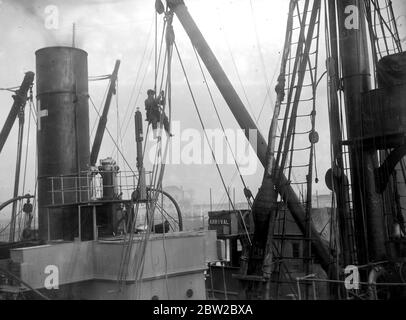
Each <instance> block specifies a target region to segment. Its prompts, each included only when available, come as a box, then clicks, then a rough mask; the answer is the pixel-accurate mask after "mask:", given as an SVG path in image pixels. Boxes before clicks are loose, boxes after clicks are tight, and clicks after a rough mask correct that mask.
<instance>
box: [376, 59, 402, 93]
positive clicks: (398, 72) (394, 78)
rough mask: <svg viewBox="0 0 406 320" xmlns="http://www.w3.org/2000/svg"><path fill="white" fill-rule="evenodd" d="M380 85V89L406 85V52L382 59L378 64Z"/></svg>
mask: <svg viewBox="0 0 406 320" xmlns="http://www.w3.org/2000/svg"><path fill="white" fill-rule="evenodd" d="M377 75H378V85H379V87H380V88H387V87H393V86H397V85H400V84H405V83H406V52H402V53H397V54H393V55H390V56H386V57H384V58H382V59H381V60H380V61H379V62H378V64H377Z"/></svg>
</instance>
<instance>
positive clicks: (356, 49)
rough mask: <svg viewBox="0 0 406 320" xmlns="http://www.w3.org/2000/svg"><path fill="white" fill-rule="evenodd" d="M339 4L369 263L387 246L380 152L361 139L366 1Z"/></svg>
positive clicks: (360, 221)
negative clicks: (378, 178)
mask: <svg viewBox="0 0 406 320" xmlns="http://www.w3.org/2000/svg"><path fill="white" fill-rule="evenodd" d="M336 4H337V14H338V25H339V48H340V58H341V65H342V78H343V79H342V81H343V91H344V101H345V112H346V121H347V122H346V123H347V136H348V144H349V151H350V163H351V168H352V170H351V181H352V197H353V202H354V209H355V217H354V220H355V228H356V230H357V232H356V237H357V238H356V242H357V251H358V259H359V263H367V262H369V261H374V260H375V261H376V260H378V259H384V258H385V256H386V250H385V231H384V226H383V223H382V222H383V210H382V208H383V205H382V198H381V196H380V195H379V194H378V193H377V192H376V190H375V175H374V170H375V169H376V168H378V166H379V163H378V155H377V151H376V149H372V148H370V149H369V148H364V146H363V143H362V141H363V140H362V139H363V132H362V121H363V118H362V93H365V92H368V91H370V90H371V69H370V55H369V52H368V35H367V28H366V22H365V18H364V17H365V3H364V1H361V0H340V1H337V2H336Z"/></svg>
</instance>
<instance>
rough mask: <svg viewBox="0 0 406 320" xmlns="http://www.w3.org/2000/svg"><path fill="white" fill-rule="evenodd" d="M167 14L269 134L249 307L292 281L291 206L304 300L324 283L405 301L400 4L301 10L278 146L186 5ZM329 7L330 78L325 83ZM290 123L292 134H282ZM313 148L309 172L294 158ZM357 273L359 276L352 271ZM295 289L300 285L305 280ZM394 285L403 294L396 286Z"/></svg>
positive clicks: (341, 292)
mask: <svg viewBox="0 0 406 320" xmlns="http://www.w3.org/2000/svg"><path fill="white" fill-rule="evenodd" d="M156 3H157V4H156V8H163V5H162V3H161V1H159V0H158V1H157V2H156ZM167 7H168V9H169V11H170V12H171V13H172V14H173V13H174V14H176V16H177V17H178V19H179V21H180V22H181V24H182V26H183V28H184V29H185V31H186V33H187V34H188V36H189V38H190V40H191V42H192V45H193V47H194V48H195V50H196V51H197V52H198V54H199V56H200V58H201V60H202V61H203V63H204V64H205V66H206V68H207V70H208V72H209V73H210V75H211V77H212V78H213V80H214V82H215V83H216V85H217V87H218V89H219V91H220V92H221V94H222V96H223V98H224V100H225V101H226V102H227V104H228V106H229V108H230V110H231V112H232V113H233V115H234V117H235V118H236V120H237V121H238V123H239V125H240V127H241V128H242V129H244V130H245V133H246V136H247V138H248V135H249V132H250V131H251V133H252V132H255V133H256V135H257V136H256V138H257V139H256V140H255V139H254V140H255V141H257V145H254V146H253V148H254V150H256V151H257V155H258V158H259V160H260V162H261V163H262V164H263V166H264V169H265V173H264V178H263V182H262V186H261V188H260V190H259V192H258V194H257V195H256V198H255V201H254V204H253V207H252V214H253V218H254V221H255V232H254V239H253V243H252V244H251V243H248V242H246V241H245V243H244V245H243V247H244V248H243V253H242V256H241V263H240V264H241V266H240V272H239V274H237V275H235V277H236V278H238V279H239V280H240V284H241V297H243V298H248V299H258V298H259V299H277V298H279V297H280V292H279V290H280V287H281V283H282V282H283V281H281V280H280V273H281V271H280V265H281V264H282V263H283V262H281V261H282V260H284V257H283V252H284V248H283V239H282V240H281V241H280V242H281V243H282V244H281V245H280V247H279V250H278V248H277V246H278V245H277V244H278V243H277V241H276V227H277V217H279V216H280V214H281V210H280V205H279V203H280V202H281V204H282V205H283V206H286V208H287V210H288V211H289V213H290V214H291V215H292V217H293V218H294V220H295V222H296V224H297V225H298V227H299V229H300V230H301V232H302V234H303V240H304V245H303V252H304V253H303V264H304V265H305V271H306V274H305V276H304V277H303V278H296V279H295V280H296V282H297V289H296V290H293V292H294V296H295V297H296V298H299V299H301V298H303V297H304V298H306V299H312V298H313V299H316V298H317V297H316V290H315V283H316V282H324V283H325V284H330V285H329V286H328V287H329V296H330V297H335V298H350V299H364V298H369V299H378V298H382V297H384V298H394V297H397V298H399V297H404V296H405V292H404V289H403V288H404V286H402V285H404V281H403V279H404V278H405V275H404V267H403V266H404V259H405V251H404V241H405V238H404V235H405V234H404V213H403V212H402V209H401V203H400V202H401V200H400V199H401V196H400V194H399V192H400V191H401V189H402V188H404V185H405V182H406V181H405V180H404V178H405V177H406V176H405V166H404V162H403V158H404V156H405V152H404V151H405V147H404V138H403V136H404V132H405V131H404V128H405V127H406V126H405V125H406V124H405V123H404V121H405V118H404V116H403V113H404V112H403V109H404V108H402V106H403V104H404V101H405V95H404V92H405V90H404V86H405V83H406V78H405V77H404V76H405V63H404V61H405V60H404V59H405V55H404V53H403V52H402V46H401V41H400V38H399V33H398V29H397V25H396V19H395V16H394V11H393V7H392V3H391V1H378V0H370V1H369V0H366V1H362V0H340V1H336V0H328V1H325V2H324V5H323V2H322V1H320V0H291V1H290V4H289V16H288V23H287V31H286V39H285V46H284V51H283V57H282V65H281V72H280V76H279V78H278V85H277V87H276V92H277V103H276V105H275V113H274V117H273V119H272V123H271V126H270V131H269V137H268V141H266V140H265V138H264V137H263V136H262V135H261V134H260V132H259V130H258V128H257V127H256V125H255V123H254V121H253V120H252V118H251V117H250V115H249V114H248V112H247V110H246V108H245V106H244V104H243V103H242V101H241V99H240V98H239V97H238V95H237V93H236V91H235V90H234V88H233V86H232V84H231V82H230V81H229V79H228V78H227V76H226V74H225V72H224V71H223V69H222V68H221V66H220V64H219V62H218V61H217V59H216V57H215V56H214V54H213V52H212V51H211V49H210V47H209V45H208V44H207V42H206V41H205V39H204V37H203V35H202V34H201V32H200V31H199V29H198V27H197V25H196V24H195V22H194V21H193V19H192V17H191V15H190V13H189V11H188V9H187V8H186V6H185V3H184V1H182V0H167ZM323 9H324V13H325V22H324V23H325V28H326V37H325V41H326V48H327V50H326V51H327V54H326V58H327V59H326V60H327V71H326V72H325V73H324V74H323V75H322V76H321V77H320V78H319V77H318V74H317V69H318V67H319V66H318V56H319V53H318V52H319V44H320V41H319V38H320V25H321V18H322V17H323ZM160 13H162V10H161V12H160ZM324 76H326V77H327V79H328V97H329V120H330V133H331V144H332V153H333V155H332V168H331V170H329V171H328V172H327V173H326V184H327V186H328V187H329V188H330V189H331V190H332V191H333V194H334V198H335V204H336V217H337V224H338V230H339V231H338V233H337V234H335V236H336V238H337V239H335V240H334V243H333V244H332V243H330V245H328V243H326V242H325V241H323V240H322V238H321V236H320V234H319V233H318V231H316V229H315V227H314V225H313V223H312V219H311V212H312V203H311V202H312V185H313V183H314V181H313V179H314V174H313V170H314V163H313V161H314V157H315V145H316V143H317V142H318V140H319V138H318V134H317V131H316V130H315V117H316V97H315V96H316V92H317V86H318V84H319V83H320V81H321V79H322V78H323V77H324ZM373 80H375V84H376V86H375V89H373V88H374V86H373ZM306 88H310V89H309V90H310V94H311V98H305V97H303V96H304V92H305V90H306ZM285 98H287V100H286V101H284V99H285ZM306 102H310V108H309V107H308V109H307V110H308V114H307V115H304V114H303V113H305V111H303V110H305V108H304V107H303V106H304V105H306ZM300 111H302V113H300ZM280 114H282V115H283V116H282V119H280ZM299 118H305V119H306V120H307V121H308V122H309V123H310V130H309V131H307V132H305V133H304V134H308V140H309V145H310V146H308V147H307V148H299V147H298V144H297V141H299V140H300V139H299V138H298V137H297V136H298V134H297V130H296V128H297V127H299ZM343 119H344V120H343ZM279 124H281V125H282V129H281V133H280V135H279V136H278V135H277V134H276V131H277V127H278V125H279ZM295 138H296V139H295ZM302 141H303V139H302ZM303 150H305V151H306V152H307V157H308V158H307V159H308V164H306V165H295V163H294V157H295V156H296V155H297V154H298V153H299V152H300V151H303ZM300 166H301V167H305V168H307V170H308V171H307V173H306V178H305V180H304V181H303V182H299V183H298V184H299V185H301V187H302V190H304V188H306V190H304V191H303V192H302V199H300V197H299V196H297V194H296V193H295V191H294V189H293V183H292V181H291V180H292V175H293V172H292V168H294V167H300ZM399 173H400V174H401V175H402V176H401V177H399V176H400V174H399ZM317 180H318V179H316V182H318V181H317ZM303 187H304V188H303ZM332 221H333V219H332ZM279 236H280V235H279ZM282 238H283V234H282ZM315 259H316V261H317V263H319V264H320V265H321V266H322V268H323V269H324V271H325V277H324V279H320V278H318V277H317V276H316V275H315V274H314V273H312V270H313V266H314V261H315ZM275 265H276V266H277V267H275ZM349 266H352V267H354V266H359V267H354V268H355V269H351V268H350V270H348V269H347V267H349ZM278 268H279V270H278ZM354 270H355V271H354ZM351 272H356V273H357V275H358V274H359V275H360V279H361V280H360V283H361V284H362V285H360V284H359V283H356V284H355V286H354V287H351V288H349V289H348V288H346V287H345V286H344V283H345V279H346V276H348V274H347V273H349V274H350V276H351ZM287 273H288V274H289V270H288V271H287ZM351 279H352V278H351ZM291 282H293V285H295V281H291ZM301 282H302V285H301V286H300V284H301ZM380 282H381V283H383V284H382V285H380V284H379V283H380ZM385 282H386V283H391V284H392V285H389V286H385V285H384V283H385ZM303 283H304V285H303ZM291 284H292V283H291ZM309 284H310V285H309ZM312 284H313V294H312V293H311V292H312V290H310V287H311V286H312ZM396 284H398V286H396Z"/></svg>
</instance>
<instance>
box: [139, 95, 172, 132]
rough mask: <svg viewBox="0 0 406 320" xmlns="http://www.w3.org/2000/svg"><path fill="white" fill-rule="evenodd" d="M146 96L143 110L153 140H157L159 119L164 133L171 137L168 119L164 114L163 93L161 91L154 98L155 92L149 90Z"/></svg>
mask: <svg viewBox="0 0 406 320" xmlns="http://www.w3.org/2000/svg"><path fill="white" fill-rule="evenodd" d="M147 95H148V97H147V99H146V100H145V110H146V113H147V117H146V121H148V123H149V124H151V125H152V131H153V135H154V139H157V138H158V133H157V131H158V123H159V122H161V119H162V122H163V126H164V128H165V131H166V133H167V134H168V135H169V136H172V134H171V133H170V131H169V119H168V117H167V116H166V114H165V112H164V106H165V92H164V91H163V90H162V91H161V93H160V94H159V96H158V97H157V98H155V91H154V90H152V89H149V90H148V91H147Z"/></svg>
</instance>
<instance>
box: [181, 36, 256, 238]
mask: <svg viewBox="0 0 406 320" xmlns="http://www.w3.org/2000/svg"><path fill="white" fill-rule="evenodd" d="M174 47H175V49H176V53H177V56H178V59H179V62H180V65H181V67H182V71H183V75H184V76H185V80H186V83H187V86H188V89H189V92H190V95H191V97H192V100H193V105H194V107H195V110H196V113H197V115H198V118H199V121H200V124H201V126H202V128H203V132H204V136H205V138H206V141H207V144H208V146H209V148H210V151H211V155H212V157H213V160H214V162H215V165H216V168H217V171H218V173H219V175H220V179H221V183H222V184H223V188H224V190H226V192H227V196H228V200H229V202H230V204H231V206H232V208H233V211H235V212H238V213H239V214H240V217H241V222H242V224H243V227H244V231H245V233H246V234H245V235H246V236H247V238H248V241H249V243H250V245H252V242H251V237H250V235H249V232H248V229H247V226H246V224H245V220H244V218H243V216H242V213H241V211H240V210H236V208H235V206H234V203H233V201H232V200H231V197H230V194H229V193H228V191H227V186H226V184H225V181H224V177H223V174H222V173H221V170H220V166H219V164H218V163H217V160H216V156H215V154H214V151H213V148H212V146H211V144H210V140H209V138H208V136H207V132H206V129H205V125H204V122H203V119H202V117H201V114H200V111H199V108H198V106H197V102H196V99H195V96H194V94H193V91H192V88H191V85H190V82H189V78H188V76H187V74H186V70H185V67H184V65H183V61H182V58H181V56H180V53H179V49H178V46H177V45H176V42H174Z"/></svg>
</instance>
